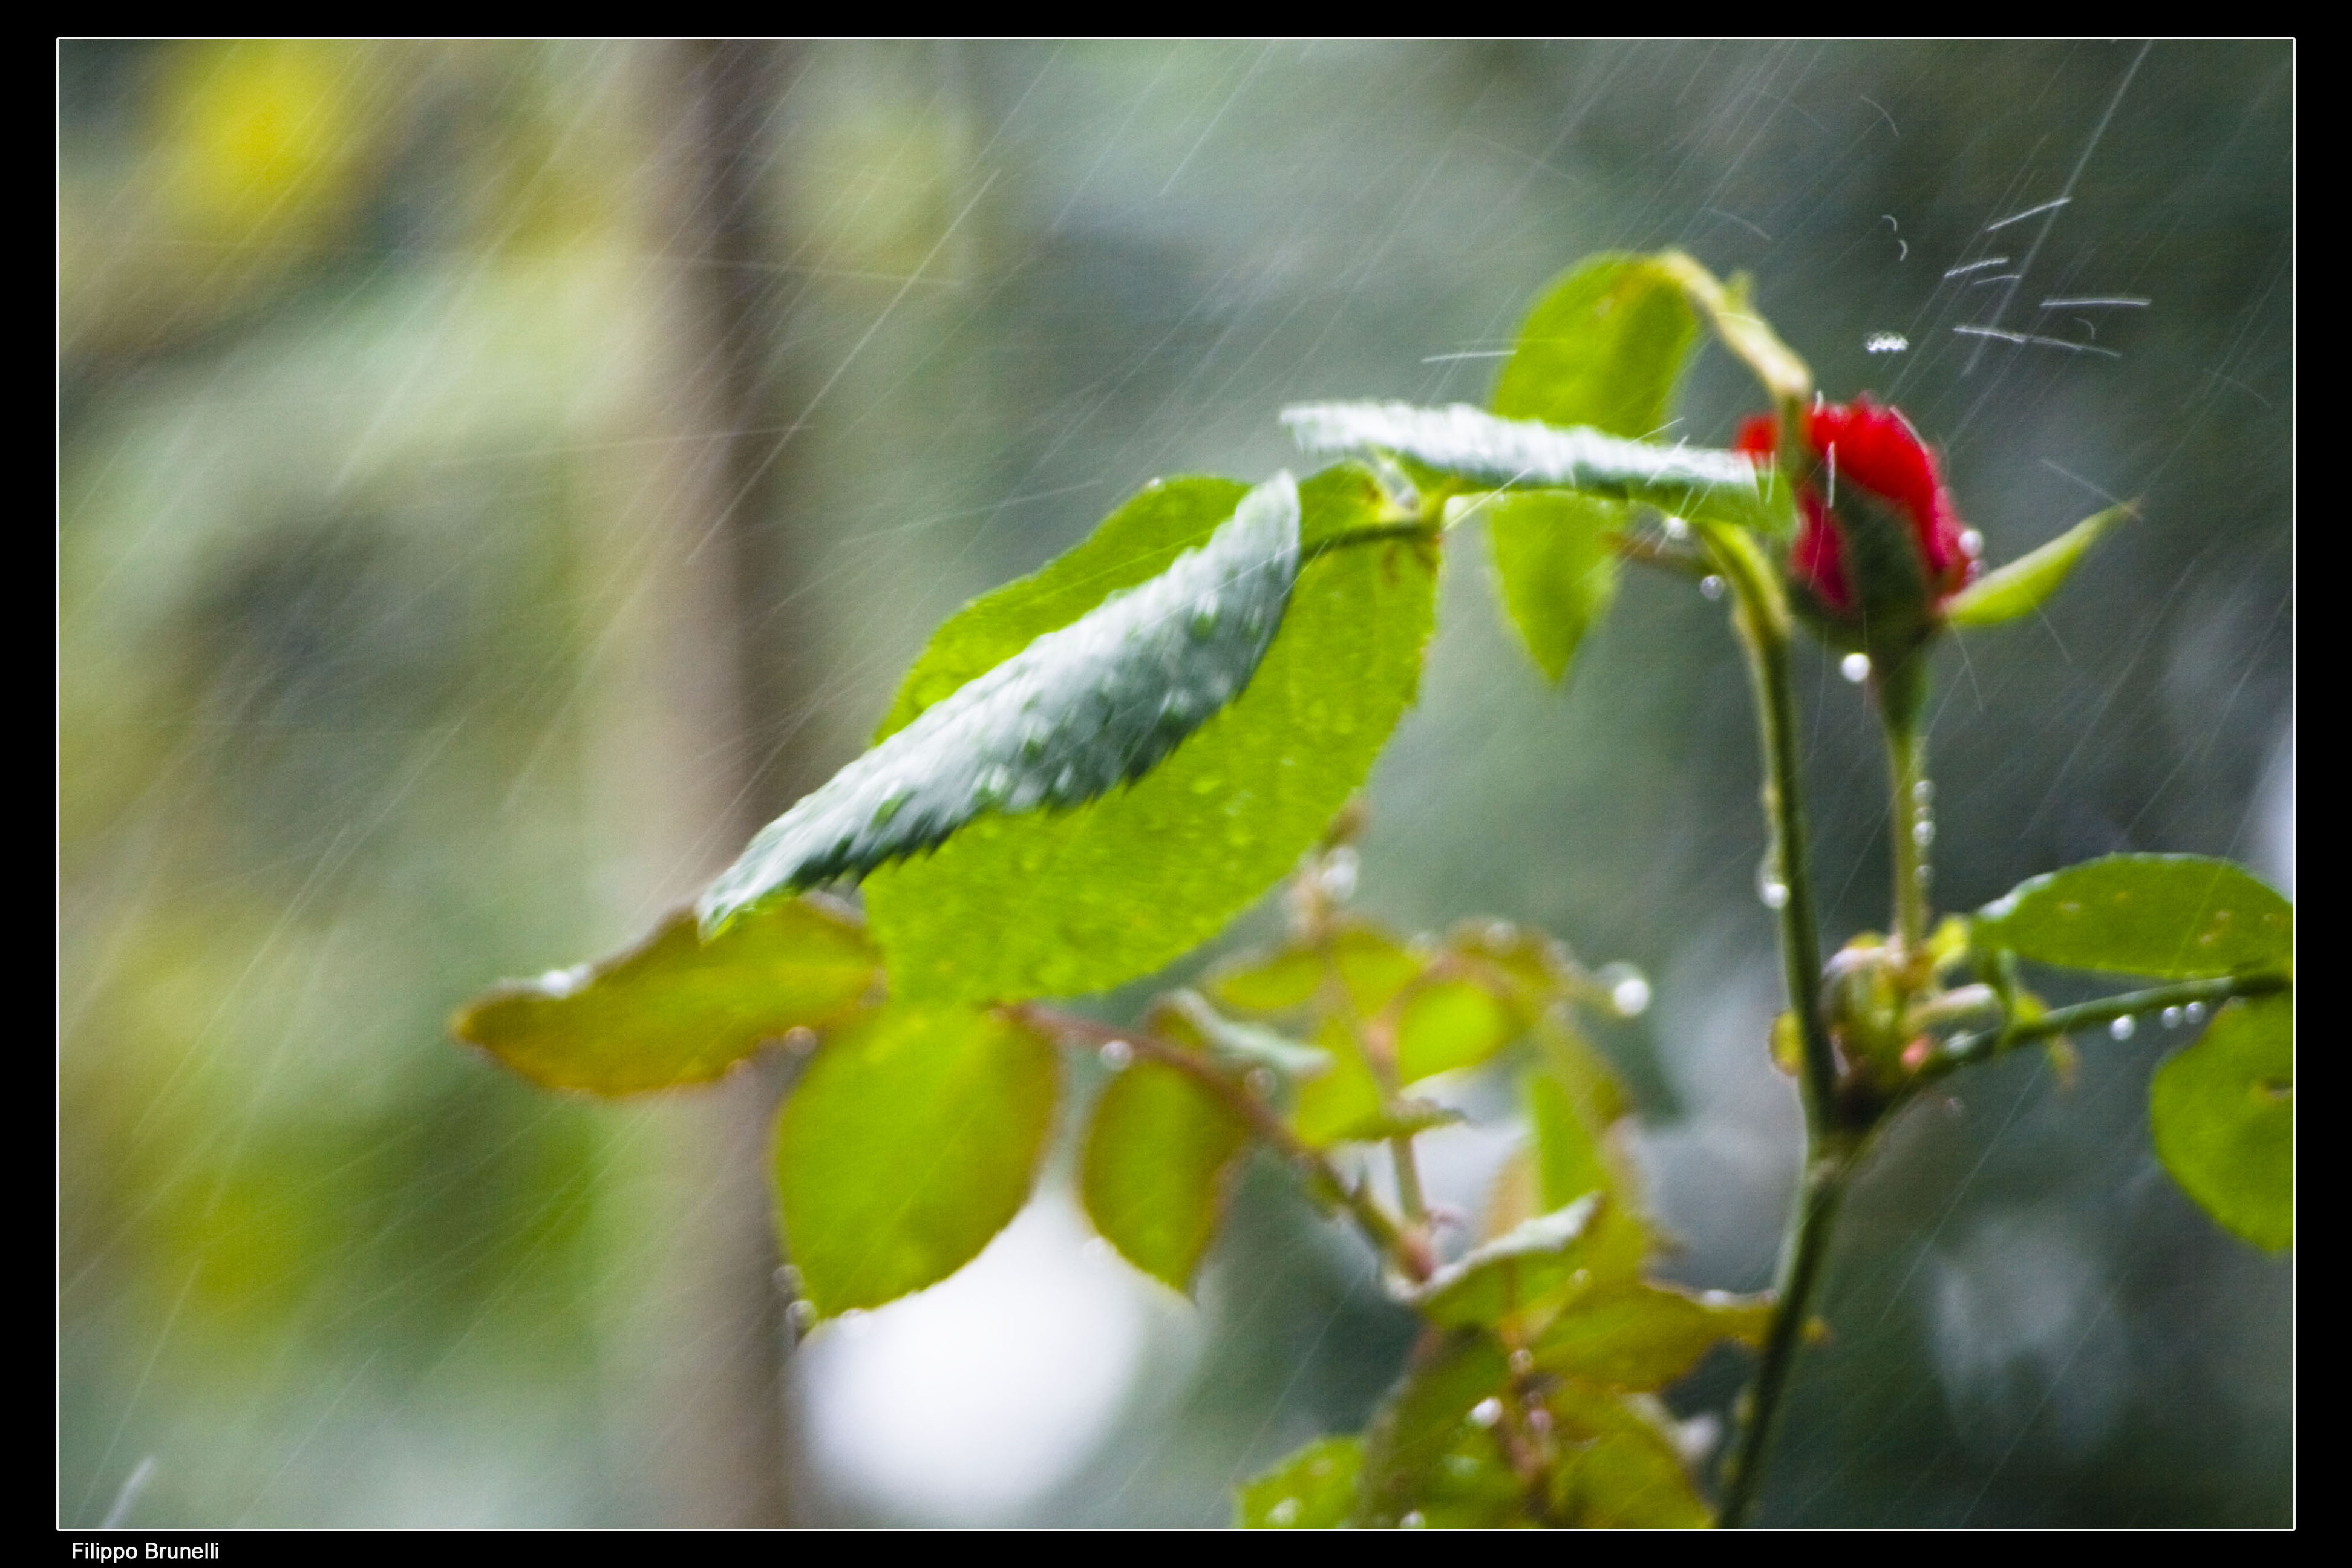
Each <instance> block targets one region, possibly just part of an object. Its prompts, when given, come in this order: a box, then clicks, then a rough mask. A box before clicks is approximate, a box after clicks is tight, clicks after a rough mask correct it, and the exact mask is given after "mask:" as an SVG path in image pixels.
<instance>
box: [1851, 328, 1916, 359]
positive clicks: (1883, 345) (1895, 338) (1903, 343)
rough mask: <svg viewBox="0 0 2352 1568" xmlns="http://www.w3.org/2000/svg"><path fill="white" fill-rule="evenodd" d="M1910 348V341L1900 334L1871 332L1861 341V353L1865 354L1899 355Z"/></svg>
mask: <svg viewBox="0 0 2352 1568" xmlns="http://www.w3.org/2000/svg"><path fill="white" fill-rule="evenodd" d="M1910 346H1911V340H1910V339H1909V338H1906V337H1905V336H1904V335H1903V334H1902V333H1901V332H1873V333H1871V334H1870V336H1868V337H1866V338H1864V339H1863V340H1862V352H1863V353H1866V354H1899V353H1902V352H1903V351H1904V350H1906V349H1907V348H1909V347H1910Z"/></svg>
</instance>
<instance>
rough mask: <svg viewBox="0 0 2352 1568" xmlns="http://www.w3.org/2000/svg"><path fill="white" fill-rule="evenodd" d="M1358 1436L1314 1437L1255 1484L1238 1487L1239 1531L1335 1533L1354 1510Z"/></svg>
mask: <svg viewBox="0 0 2352 1568" xmlns="http://www.w3.org/2000/svg"><path fill="white" fill-rule="evenodd" d="M1363 1463H1364V1442H1363V1439H1362V1438H1360V1437H1318V1438H1316V1439H1315V1441H1313V1442H1312V1443H1309V1444H1307V1447H1304V1448H1301V1449H1299V1450H1298V1451H1297V1453H1295V1454H1293V1455H1291V1456H1290V1457H1289V1458H1286V1459H1285V1460H1283V1461H1282V1463H1280V1464H1278V1465H1276V1466H1275V1467H1274V1468H1272V1469H1270V1470H1268V1471H1266V1472H1265V1474H1264V1475H1262V1476H1259V1477H1258V1478H1257V1479H1255V1480H1249V1481H1244V1482H1243V1483H1242V1486H1241V1490H1240V1493H1239V1495H1238V1496H1236V1497H1235V1499H1234V1523H1235V1524H1237V1525H1239V1526H1241V1527H1242V1528H1243V1529H1244V1530H1337V1529H1339V1527H1340V1526H1341V1525H1344V1524H1346V1523H1347V1522H1348V1521H1349V1519H1350V1518H1351V1517H1352V1516H1353V1515H1354V1513H1355V1511H1356V1476H1357V1473H1358V1472H1359V1471H1360V1469H1362V1468H1363Z"/></svg>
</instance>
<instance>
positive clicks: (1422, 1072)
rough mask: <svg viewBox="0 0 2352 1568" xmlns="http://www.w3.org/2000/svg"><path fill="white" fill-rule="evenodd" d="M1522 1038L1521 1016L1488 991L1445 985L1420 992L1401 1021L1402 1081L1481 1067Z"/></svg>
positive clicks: (1408, 1001)
mask: <svg viewBox="0 0 2352 1568" xmlns="http://www.w3.org/2000/svg"><path fill="white" fill-rule="evenodd" d="M1518 1036H1519V1020H1518V1018H1517V1016H1516V1015H1515V1014H1514V1013H1513V1012H1512V1010H1511V1009H1510V1008H1509V1007H1508V1006H1507V1005H1505V1004H1504V1003H1503V1002H1502V1001H1501V1000H1500V999H1499V998H1498V997H1496V995H1495V994H1494V993H1493V992H1491V991H1489V990H1487V989H1486V987H1485V986H1483V985H1476V984H1472V983H1471V982H1469V981H1466V980H1441V981H1436V982H1433V983H1432V984H1426V985H1420V986H1416V987H1414V988H1413V990H1412V993H1411V994H1409V995H1408V996H1407V997H1406V999H1405V1002H1404V1005H1403V1006H1402V1009H1401V1010H1400V1012H1399V1016H1398V1018H1397V1031H1396V1053H1397V1081H1398V1082H1399V1083H1418V1082H1420V1081H1421V1080H1422V1079H1425V1078H1428V1077H1430V1076H1432V1075H1433V1074H1436V1073H1441V1072H1451V1071H1453V1070H1454V1069H1455V1068H1467V1067H1476V1066H1477V1065H1478V1064H1479V1063H1480V1062H1483V1061H1485V1060H1486V1059H1487V1058H1490V1057H1492V1056H1493V1055H1494V1054H1495V1053H1496V1051H1499V1050H1501V1049H1502V1048H1503V1047H1505V1046H1507V1045H1509V1044H1510V1043H1511V1042H1512V1041H1513V1040H1515V1039H1517V1038H1518Z"/></svg>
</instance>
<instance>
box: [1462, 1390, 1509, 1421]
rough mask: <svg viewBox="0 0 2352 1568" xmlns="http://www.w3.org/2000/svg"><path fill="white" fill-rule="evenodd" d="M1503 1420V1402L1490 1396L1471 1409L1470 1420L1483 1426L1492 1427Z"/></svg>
mask: <svg viewBox="0 0 2352 1568" xmlns="http://www.w3.org/2000/svg"><path fill="white" fill-rule="evenodd" d="M1502 1418H1503V1402H1502V1401H1501V1400H1499V1399H1497V1398H1496V1397H1495V1396H1494V1395H1493V1394H1488V1395H1487V1396H1486V1398H1484V1399H1482V1400H1480V1401H1479V1402H1478V1403H1477V1404H1475V1405H1472V1406H1471V1407H1470V1419H1471V1420H1472V1421H1474V1422H1475V1423H1476V1424H1477V1425H1479V1426H1493V1425H1494V1424H1495V1423H1496V1422H1497V1421H1500V1420H1501V1419H1502Z"/></svg>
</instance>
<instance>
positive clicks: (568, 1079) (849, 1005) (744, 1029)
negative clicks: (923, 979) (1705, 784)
mask: <svg viewBox="0 0 2352 1568" xmlns="http://www.w3.org/2000/svg"><path fill="white" fill-rule="evenodd" d="M880 978H881V956H880V954H878V953H877V952H875V950H874V944H873V943H872V942H869V941H868V940H867V939H866V931H865V929H864V927H862V926H861V925H860V924H859V923H858V921H856V918H855V917H854V916H852V915H851V914H849V913H848V912H847V911H845V910H840V909H838V908H836V907H835V906H833V905H831V904H827V903H824V902H821V901H818V900H810V899H795V900H788V901H784V902H779V903H774V904H771V905H769V906H768V907H766V908H764V909H762V910H760V911H759V912H758V913H757V914H756V915H754V916H751V917H749V918H746V919H744V920H741V921H737V922H736V923H735V924H734V925H732V926H730V927H729V928H728V929H727V930H726V931H722V932H721V933H719V935H718V936H716V937H713V938H712V939H711V940H709V942H704V941H703V940H702V939H701V937H700V935H699V933H698V931H697V929H696V924H695V919H694V913H693V911H692V910H678V911H677V913H675V914H673V915H671V916H669V917H668V918H667V920H665V921H662V923H661V924H660V925H659V926H657V927H656V928H655V930H654V932H653V934H652V935H651V936H648V937H647V938H646V940H645V941H644V942H640V943H638V944H637V945H636V946H635V947H633V948H631V949H629V950H628V951H627V952H623V953H619V954H616V955H615V956H614V957H612V958H608V959H604V960H603V961H602V962H600V963H583V964H581V965H579V966H578V967H576V968H572V969H561V970H557V971H555V972H554V973H550V974H543V975H541V976H540V977H539V978H538V979H536V980H519V981H509V982H507V983H506V984H502V985H499V986H498V987H496V988H495V989H493V990H491V991H489V992H488V993H487V994H484V995H482V996H480V997H478V999H476V1000H475V1001H473V1002H471V1003H469V1004H467V1006H466V1008H465V1010H464V1011H462V1012H460V1013H459V1014H458V1015H457V1018H456V1019H455V1020H454V1021H453V1022H452V1023H451V1025H450V1029H451V1031H452V1032H453V1033H454V1034H456V1035H457V1037H458V1038H459V1039H461V1040H466V1041H469V1042H471V1043H472V1044H474V1045H478V1046H480V1047H483V1048H484V1049H485V1050H488V1051H489V1052H490V1053H491V1054H492V1055H494V1056H496V1057H497V1058H499V1060H500V1061H502V1062H504V1063H506V1065H507V1066H509V1067H510V1068H514V1069H515V1070H516V1071H517V1072H519V1073H521V1074H522V1075H523V1076H524V1077H525V1078H528V1079H532V1080H533V1081H535V1082H538V1083H543V1084H546V1085H549V1086H550V1087H551V1088H556V1089H588V1090H591V1091H593V1092H594V1093H597V1094H627V1093H630V1092H632V1091H635V1090H638V1089H667V1088H669V1087H671V1086H673V1085H676V1084H688V1083H703V1082H707V1081H709V1079H715V1078H717V1077H719V1075H720V1074H721V1073H724V1072H725V1071H726V1070H727V1069H728V1068H730V1067H732V1066H733V1065H734V1064H735V1063H737V1062H739V1061H740V1060H742V1059H743V1058H745V1057H747V1056H749V1055H751V1052H752V1051H753V1050H754V1049H756V1048H757V1047H759V1045H760V1043H761V1041H763V1040H772V1039H774V1038H775V1037H778V1036H780V1035H782V1034H783V1033H784V1032H785V1031H787V1030H789V1029H793V1028H803V1027H804V1028H811V1029H822V1028H827V1027H830V1026H833V1025H835V1024H837V1023H840V1022H842V1021H844V1020H845V1019H846V1018H848V1017H849V1016H852V1015H853V1014H855V1013H856V1011H857V1010H858V1009H859V1008H860V1007H861V1006H862V1005H864V1004H865V1002H866V997H867V994H868V993H870V992H871V991H872V990H873V989H874V988H875V983H876V982H877V980H879V979H880Z"/></svg>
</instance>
